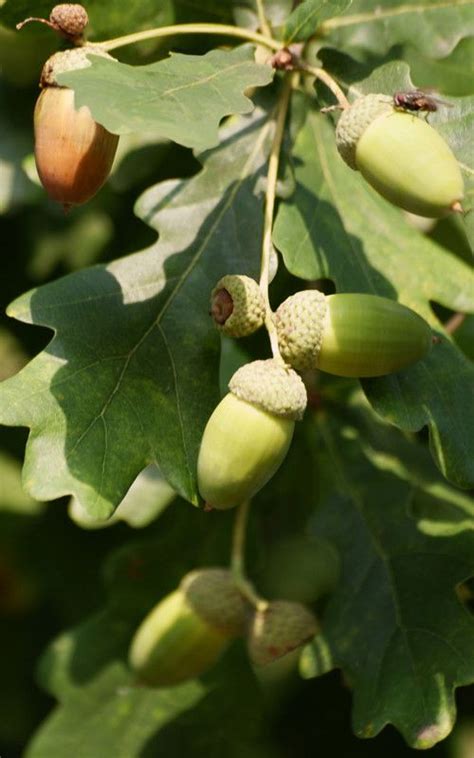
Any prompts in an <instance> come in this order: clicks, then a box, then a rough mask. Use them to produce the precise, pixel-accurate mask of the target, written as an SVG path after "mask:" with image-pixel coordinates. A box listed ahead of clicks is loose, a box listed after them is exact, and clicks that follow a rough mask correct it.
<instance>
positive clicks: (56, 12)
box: [49, 3, 89, 38]
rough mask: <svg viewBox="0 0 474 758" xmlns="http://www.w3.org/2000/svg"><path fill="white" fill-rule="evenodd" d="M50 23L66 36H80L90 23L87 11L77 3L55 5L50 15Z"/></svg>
mask: <svg viewBox="0 0 474 758" xmlns="http://www.w3.org/2000/svg"><path fill="white" fill-rule="evenodd" d="M49 20H50V23H51V24H52V25H53V26H55V27H57V29H58V30H59V31H60V32H61V33H62V34H64V35H65V36H66V37H72V38H74V37H80V36H81V35H82V33H83V31H84V29H85V28H86V26H87V24H88V23H89V17H88V15H87V11H86V9H85V8H83V6H82V5H79V4H77V3H61V5H55V6H54V8H53V10H52V11H51V13H50V16H49Z"/></svg>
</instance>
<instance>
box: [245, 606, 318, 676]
mask: <svg viewBox="0 0 474 758" xmlns="http://www.w3.org/2000/svg"><path fill="white" fill-rule="evenodd" d="M317 631H318V623H317V621H316V618H315V616H314V615H313V614H312V613H311V611H310V610H309V609H308V608H306V606H304V605H301V603H292V602H290V601H288V600H275V601H273V602H271V603H269V604H268V606H267V607H266V608H265V609H264V610H260V611H256V612H255V613H254V615H253V618H252V622H251V624H250V626H249V629H248V632H247V649H248V654H249V658H250V660H251V661H252V663H254V664H255V665H256V666H265V665H266V664H268V663H272V661H275V660H277V658H281V657H282V656H283V655H286V654H287V653H290V652H291V651H292V650H295V649H296V648H298V647H301V645H304V644H305V643H306V642H309V640H311V639H312V638H313V637H314V635H315V634H316V632H317Z"/></svg>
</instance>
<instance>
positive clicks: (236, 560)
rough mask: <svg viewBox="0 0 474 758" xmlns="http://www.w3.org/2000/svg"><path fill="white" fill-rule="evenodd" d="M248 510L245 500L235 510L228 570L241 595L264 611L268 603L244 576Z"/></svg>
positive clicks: (247, 501)
mask: <svg viewBox="0 0 474 758" xmlns="http://www.w3.org/2000/svg"><path fill="white" fill-rule="evenodd" d="M249 510H250V500H246V501H245V502H244V503H242V505H240V506H239V507H238V509H237V513H236V517H235V522H234V534H233V540H232V556H231V562H230V569H231V571H232V576H233V578H234V582H235V584H236V586H237V588H238V589H239V591H240V592H241V594H242V595H243V596H244V597H245V598H246V599H247V600H248V601H249V603H250V604H251V605H253V606H254V608H256V609H257V610H258V611H264V610H265V609H266V607H267V606H268V601H267V600H265V599H264V598H263V597H261V596H260V595H259V594H258V593H257V592H256V591H255V588H254V586H253V584H252V583H251V582H249V580H248V579H247V577H246V574H245V536H246V531H247V521H248V515H249Z"/></svg>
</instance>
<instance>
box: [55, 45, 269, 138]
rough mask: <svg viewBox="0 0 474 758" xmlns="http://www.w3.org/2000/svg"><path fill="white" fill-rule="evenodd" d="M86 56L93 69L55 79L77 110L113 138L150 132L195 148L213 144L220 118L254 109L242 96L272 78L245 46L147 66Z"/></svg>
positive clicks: (172, 56)
mask: <svg viewBox="0 0 474 758" xmlns="http://www.w3.org/2000/svg"><path fill="white" fill-rule="evenodd" d="M89 57H90V59H91V60H92V61H93V65H92V66H89V67H88V68H85V69H81V70H79V71H73V72H70V73H67V74H61V75H60V76H58V81H59V82H60V83H61V84H65V85H67V86H68V87H71V88H72V89H74V90H75V102H76V105H77V106H78V107H80V106H81V105H87V106H88V107H89V108H90V110H91V111H92V115H93V116H94V118H95V119H96V121H98V122H99V123H101V124H103V125H104V126H105V127H106V128H107V129H109V131H111V132H114V133H115V134H128V133H130V132H133V131H148V130H154V131H159V132H160V133H161V135H162V136H163V137H168V138H169V139H172V140H174V141H175V142H178V143H179V144H181V145H185V146H186V147H195V148H198V149H207V148H210V147H213V146H214V145H217V143H218V140H219V137H218V126H219V122H220V121H221V119H222V118H223V117H224V116H228V115H230V114H234V113H249V112H250V111H251V110H252V108H253V103H252V101H251V100H249V98H248V97H246V96H245V95H244V94H243V91H244V90H246V89H247V88H249V87H261V86H264V85H266V84H269V82H271V80H272V78H273V74H274V71H273V69H272V68H271V67H270V66H262V65H258V64H256V63H255V62H254V55H253V47H250V46H247V45H244V46H242V47H239V48H237V49H235V50H231V51H227V52H226V51H222V50H211V51H210V52H209V53H206V55H202V56H201V55H181V54H177V53H176V54H172V55H171V56H170V57H169V58H167V59H166V60H163V61H159V62H158V63H152V64H150V65H149V66H127V65H126V64H123V63H117V62H114V61H111V60H107V59H104V58H99V57H97V56H95V57H93V56H89Z"/></svg>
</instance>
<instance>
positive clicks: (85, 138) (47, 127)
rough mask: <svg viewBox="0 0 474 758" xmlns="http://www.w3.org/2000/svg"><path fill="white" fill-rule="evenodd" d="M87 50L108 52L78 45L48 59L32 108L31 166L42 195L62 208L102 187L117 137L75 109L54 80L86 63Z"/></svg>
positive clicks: (71, 94)
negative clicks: (33, 164) (33, 158)
mask: <svg viewBox="0 0 474 758" xmlns="http://www.w3.org/2000/svg"><path fill="white" fill-rule="evenodd" d="M87 53H94V55H101V56H107V57H110V56H108V55H107V53H104V52H103V51H100V50H97V48H95V47H94V48H88V47H81V48H77V49H73V50H66V51H64V52H60V53H56V54H55V55H53V56H52V57H51V58H49V60H48V61H47V62H46V64H45V66H44V68H43V73H42V76H41V86H42V87H43V91H42V92H41V94H40V96H39V98H38V100H37V102H36V106H35V113H34V127H35V161H36V168H37V170H38V174H39V177H40V179H41V183H42V185H43V187H44V188H45V190H46V192H47V193H48V195H49V196H50V197H51V198H52V199H53V200H57V201H58V202H59V203H62V204H63V206H64V208H65V210H68V209H69V208H70V206H72V205H80V204H81V203H85V202H87V200H90V198H91V197H93V196H94V195H95V194H96V192H97V191H98V190H99V189H100V188H101V187H102V185H103V184H104V182H105V181H106V179H107V177H108V175H109V173H110V169H111V168H112V163H113V160H114V157H115V152H116V150H117V145H118V141H119V137H118V135H117V134H111V133H110V132H109V131H107V129H105V128H104V127H103V126H101V124H98V123H97V122H96V121H94V119H93V118H92V115H91V112H90V110H89V108H88V107H87V106H85V105H84V106H82V107H81V108H79V109H77V110H76V108H75V107H74V91H73V90H71V89H69V88H68V87H61V86H59V85H58V84H57V82H56V76H57V75H58V74H59V73H63V72H64V71H72V70H74V69H78V68H85V67H86V66H89V65H90V62H89V61H88V59H87V57H86V56H87Z"/></svg>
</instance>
